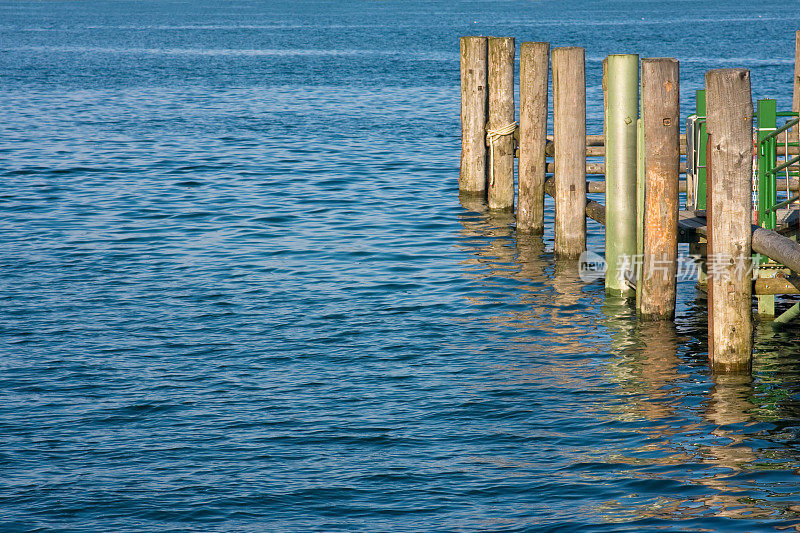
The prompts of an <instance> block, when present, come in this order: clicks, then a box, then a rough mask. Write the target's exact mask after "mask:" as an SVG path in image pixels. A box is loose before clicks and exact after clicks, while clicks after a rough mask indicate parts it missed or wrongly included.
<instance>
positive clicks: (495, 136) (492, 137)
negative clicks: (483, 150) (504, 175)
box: [486, 122, 517, 187]
mask: <svg viewBox="0 0 800 533" xmlns="http://www.w3.org/2000/svg"><path fill="white" fill-rule="evenodd" d="M516 129H517V123H516V122H512V123H510V124H508V125H507V126H503V127H502V128H497V129H496V130H492V129H489V128H487V129H486V138H487V139H489V187H494V142H495V141H499V140H500V137H503V136H504V135H511V134H513V133H514V131H515V130H516Z"/></svg>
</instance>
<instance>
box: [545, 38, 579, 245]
mask: <svg viewBox="0 0 800 533" xmlns="http://www.w3.org/2000/svg"><path fill="white" fill-rule="evenodd" d="M551 61H552V63H553V139H554V145H555V173H554V174H555V176H554V177H555V204H556V206H555V207H556V209H555V253H556V255H557V256H561V257H569V258H578V257H579V256H580V254H581V253H582V252H583V251H584V250H585V249H586V214H585V212H584V210H583V209H582V208H581V207H580V206H585V205H586V71H585V52H584V49H583V48H578V47H567V48H555V49H553V53H552V58H551Z"/></svg>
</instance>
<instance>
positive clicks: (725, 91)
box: [706, 69, 753, 371]
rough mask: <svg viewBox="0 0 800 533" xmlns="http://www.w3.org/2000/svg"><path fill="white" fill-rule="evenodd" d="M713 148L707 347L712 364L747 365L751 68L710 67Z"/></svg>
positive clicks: (736, 368) (708, 98)
mask: <svg viewBox="0 0 800 533" xmlns="http://www.w3.org/2000/svg"><path fill="white" fill-rule="evenodd" d="M706 113H707V119H706V124H707V126H708V136H709V139H708V146H709V147H710V148H709V152H710V158H709V159H710V160H709V161H708V162H709V164H710V176H709V180H708V183H709V193H710V197H709V198H708V202H707V206H708V213H707V215H708V344H709V346H708V352H709V357H710V358H711V365H712V368H713V369H714V370H721V371H743V370H749V368H750V364H751V360H752V335H753V325H752V320H753V317H752V308H751V306H752V271H751V270H750V269H751V267H752V263H751V261H752V259H751V244H752V229H751V226H750V222H751V221H750V217H751V203H752V199H751V179H752V178H751V173H752V169H751V165H752V155H751V154H752V150H753V129H752V128H753V126H752V121H753V102H752V100H751V94H750V71H749V70H746V69H719V70H710V71H709V72H707V73H706Z"/></svg>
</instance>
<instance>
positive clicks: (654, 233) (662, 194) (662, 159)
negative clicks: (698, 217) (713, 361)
mask: <svg viewBox="0 0 800 533" xmlns="http://www.w3.org/2000/svg"><path fill="white" fill-rule="evenodd" d="M678 79H679V77H678V61H677V60H676V59H672V58H651V59H643V60H642V124H643V129H644V167H645V169H644V171H645V192H644V194H645V201H644V203H645V205H644V256H643V258H642V260H643V262H642V277H641V279H640V280H639V283H641V295H640V302H639V314H640V316H641V317H642V318H646V319H662V318H672V317H673V316H674V315H675V298H676V293H677V270H678V264H677V259H678V180H679V177H678V176H679V167H680V97H679V95H680V91H679V86H678Z"/></svg>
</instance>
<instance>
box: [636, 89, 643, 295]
mask: <svg viewBox="0 0 800 533" xmlns="http://www.w3.org/2000/svg"><path fill="white" fill-rule="evenodd" d="M641 117H642V104H641V100H640V103H639V120H637V121H636V257H637V260H636V261H635V265H634V266H635V268H636V309H637V310H638V309H639V307H641V305H642V257H643V255H644V185H645V183H644V182H645V174H644V124H643V123H642V118H641Z"/></svg>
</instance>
